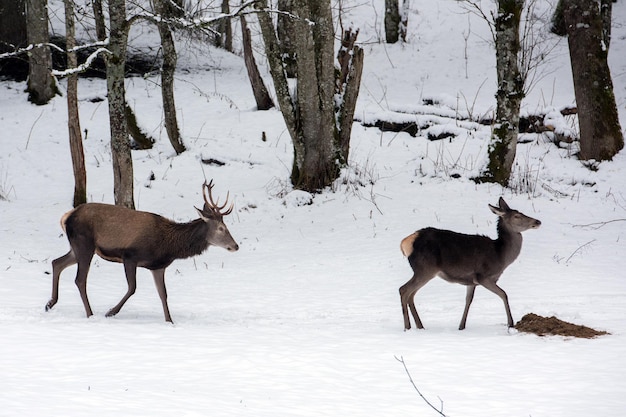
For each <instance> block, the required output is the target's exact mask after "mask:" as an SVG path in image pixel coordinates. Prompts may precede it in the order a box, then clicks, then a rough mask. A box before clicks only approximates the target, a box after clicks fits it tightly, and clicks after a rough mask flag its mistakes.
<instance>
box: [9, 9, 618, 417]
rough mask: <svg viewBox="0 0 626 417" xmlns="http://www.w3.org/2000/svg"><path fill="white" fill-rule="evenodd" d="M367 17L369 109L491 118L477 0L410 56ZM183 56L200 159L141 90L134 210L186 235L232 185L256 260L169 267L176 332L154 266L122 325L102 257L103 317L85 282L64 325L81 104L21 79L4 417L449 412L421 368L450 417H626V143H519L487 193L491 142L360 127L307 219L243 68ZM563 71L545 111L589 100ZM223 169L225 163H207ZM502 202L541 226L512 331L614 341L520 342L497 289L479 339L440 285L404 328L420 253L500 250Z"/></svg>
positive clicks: (136, 86) (86, 99)
mask: <svg viewBox="0 0 626 417" xmlns="http://www.w3.org/2000/svg"><path fill="white" fill-rule="evenodd" d="M357 3H359V4H360V6H358V7H356V8H346V10H348V11H349V13H350V15H349V16H347V17H346V18H345V20H344V22H343V23H344V26H347V24H348V23H349V22H352V23H353V24H354V26H356V27H359V28H360V29H361V33H360V35H359V37H360V40H361V41H363V42H364V45H363V47H364V48H365V52H366V58H365V70H364V71H365V72H364V74H363V85H362V88H361V94H360V97H359V105H358V109H357V117H358V118H360V119H361V120H362V119H365V118H368V117H375V116H376V114H383V113H385V112H387V113H388V112H389V111H405V112H414V113H416V112H418V110H419V109H418V106H419V105H421V104H422V99H423V98H433V99H436V100H437V101H438V102H439V103H441V105H440V106H441V112H442V114H447V112H449V111H457V112H459V113H463V114H467V113H469V114H473V115H480V114H484V113H488V112H490V111H492V110H493V107H494V99H493V94H494V92H495V81H494V79H495V69H494V63H495V55H494V53H493V51H492V50H491V49H490V46H489V44H488V42H487V39H488V38H489V36H490V35H489V31H488V28H487V27H486V25H485V23H484V22H482V21H480V20H479V19H477V18H475V17H471V16H470V17H468V15H467V14H466V13H464V11H463V9H462V8H460V6H459V3H458V2H456V1H448V0H439V1H434V0H428V1H413V2H412V13H411V15H410V27H409V42H408V43H406V44H398V45H385V44H383V43H380V42H379V40H380V37H381V35H380V33H381V32H380V30H381V29H380V26H381V25H382V16H383V13H382V4H381V5H377V9H374V8H373V6H372V5H371V4H372V3H373V2H372V3H367V2H366V3H367V4H366V3H363V2H357ZM376 3H382V2H376ZM614 21H615V22H619V23H616V24H615V25H614V28H613V42H612V43H611V54H610V57H611V60H610V61H611V66H612V72H613V81H614V84H615V93H616V96H617V101H618V106H619V112H620V116H621V123H622V126H626V59H625V58H624V57H626V27H624V26H623V23H621V22H624V21H626V7H624V4H623V3H622V2H618V3H615V4H614ZM466 38H467V41H466V40H465V39H466ZM549 40H550V41H551V42H555V41H557V40H556V39H554V38H550V39H549ZM181 54H182V56H181V69H180V71H179V72H178V76H177V80H176V99H177V106H178V112H179V120H180V125H181V129H182V132H183V135H184V140H185V144H186V146H187V147H188V149H189V150H188V151H187V152H185V153H184V154H182V155H180V156H174V152H173V150H172V149H171V147H170V146H169V144H168V141H167V137H166V135H165V131H164V128H163V123H162V115H161V100H160V91H159V89H158V85H157V83H158V78H154V77H147V78H132V79H129V80H128V81H127V87H128V97H129V101H130V103H131V105H132V106H133V107H134V108H135V110H136V113H137V115H138V118H139V120H140V123H141V124H142V126H144V127H145V128H146V129H148V130H149V131H150V132H152V134H153V135H155V136H156V137H157V138H158V143H157V144H156V146H155V148H154V149H152V150H149V151H139V152H134V154H133V156H134V169H135V201H136V205H137V208H139V209H141V210H146V211H152V212H157V213H160V214H162V215H164V216H167V217H170V218H172V219H175V220H177V221H188V220H190V219H193V218H195V217H196V212H195V209H194V208H193V206H194V205H196V206H198V205H200V204H201V203H202V194H201V184H202V182H203V181H204V179H205V177H206V178H209V179H210V178H212V179H214V181H215V183H216V187H215V195H216V196H217V195H220V196H225V195H226V193H227V191H230V195H231V197H232V198H233V200H234V201H235V211H234V212H233V213H232V214H231V215H230V216H228V217H227V218H226V219H225V221H226V223H227V225H228V227H229V228H230V231H231V233H232V234H233V236H234V237H235V238H236V239H237V241H238V242H239V243H240V246H241V248H240V250H239V251H238V252H236V253H228V252H226V251H224V250H222V249H219V248H211V249H210V250H209V251H208V252H205V253H204V254H203V255H201V256H198V257H196V258H195V259H189V260H180V261H176V262H175V263H174V264H173V265H172V266H170V267H169V268H168V270H167V280H166V282H167V285H168V292H169V305H170V310H171V312H172V317H173V319H174V322H175V324H174V325H170V324H167V323H165V322H164V321H163V313H162V309H161V305H160V302H159V299H158V295H157V294H156V291H155V289H154V285H153V283H152V278H151V275H150V274H149V273H148V271H145V270H140V271H139V279H138V290H137V293H136V294H135V295H134V296H133V297H132V298H131V299H130V301H129V302H128V303H127V304H126V306H125V307H124V309H123V310H122V311H121V312H120V313H119V314H118V315H117V316H116V317H115V318H105V317H104V315H105V313H106V311H108V309H109V308H110V307H112V306H113V305H115V304H116V303H117V302H118V301H119V299H120V298H121V297H122V295H123V294H124V292H125V291H126V281H125V278H124V275H123V268H122V267H121V266H120V265H119V264H112V263H108V262H106V261H103V260H102V259H94V261H93V264H92V269H91V272H90V275H89V277H90V278H89V286H88V290H89V296H90V300H91V305H92V307H93V309H94V316H93V317H91V318H90V319H86V318H85V316H84V310H83V306H82V303H81V301H80V297H79V295H78V291H77V289H76V287H75V285H74V283H73V280H74V273H75V268H73V267H72V268H70V269H68V270H66V271H65V273H64V274H63V275H62V276H61V287H60V298H59V303H58V304H57V306H55V308H54V309H53V310H51V311H50V312H45V311H44V305H45V303H46V302H47V301H48V299H49V297H50V288H51V276H50V273H51V265H50V262H51V260H52V259H54V258H56V257H58V256H61V255H63V254H64V253H65V252H66V251H67V250H68V244H67V240H66V238H65V236H64V235H63V234H62V231H61V229H60V227H59V219H60V217H61V215H62V214H63V213H64V212H66V211H67V210H69V209H70V208H71V202H72V193H73V178H72V168H71V161H70V153H69V147H68V140H67V127H66V118H67V112H66V104H65V98H64V97H57V98H55V99H54V100H53V101H52V102H51V103H50V104H49V105H47V106H43V107H37V106H33V105H31V104H29V103H28V102H27V100H26V95H25V94H24V93H23V90H24V84H21V83H14V82H2V83H0V128H1V130H0V132H1V133H0V146H1V151H0V191H1V192H2V195H3V196H4V197H6V200H2V201H0V212H1V219H2V222H1V225H0V230H1V234H0V271H1V272H0V327H1V328H2V335H1V336H0V340H1V343H0V376H1V378H0V416H63V417H67V416H85V415H89V416H111V415H124V416H172V415H177V416H206V415H211V416H233V415H236V416H243V415H249V416H255V417H259V416H272V417H276V416H321V415H328V416H397V417H399V416H416V415H420V416H421V415H425V416H426V415H437V413H436V412H435V411H434V410H432V409H430V407H429V406H428V405H427V404H426V402H425V401H424V400H422V399H421V398H420V397H419V395H418V394H417V392H416V391H415V389H414V387H413V386H412V385H411V382H410V380H409V377H408V375H407V373H406V372H405V370H404V367H403V365H402V363H400V362H399V361H398V360H397V359H400V358H403V359H404V362H405V364H406V366H407V368H408V370H409V372H410V374H411V376H412V378H413V381H414V383H415V385H416V386H417V387H418V388H419V390H420V391H421V392H422V393H423V394H424V395H425V396H426V398H427V399H428V400H429V401H431V402H432V403H433V405H434V406H435V407H437V408H440V407H441V408H442V409H443V412H444V413H445V414H446V415H449V416H481V417H484V416H507V417H508V416H533V417H538V416H550V417H554V416H568V417H588V416H591V415H601V416H621V415H623V411H624V409H626V399H625V397H624V393H625V392H626V382H624V374H625V373H626V363H625V362H624V354H625V353H626V322H625V321H624V317H625V315H626V280H625V278H626V277H625V276H624V271H626V257H625V256H624V254H626V223H625V222H624V219H626V194H625V185H626V156H625V155H624V152H622V153H621V154H619V155H618V156H617V157H616V158H615V160H614V161H612V162H604V163H602V164H600V165H599V167H598V169H597V171H590V170H588V169H587V168H585V167H583V166H582V164H581V163H580V162H578V161H577V160H575V159H574V158H572V157H571V150H569V149H567V148H561V149H559V148H557V147H556V146H555V145H553V144H552V143H550V142H549V141H547V140H546V138H544V137H541V136H538V137H530V139H531V140H530V141H529V142H528V143H525V144H520V145H519V147H518V158H517V168H516V169H517V171H516V173H515V174H514V179H515V180H516V184H518V185H517V186H516V187H515V189H514V190H511V189H502V188H501V187H499V186H496V185H488V184H483V185H477V184H475V183H473V182H472V181H470V180H469V178H470V177H471V176H472V175H475V174H476V173H477V172H479V171H480V168H481V167H482V166H483V164H484V163H485V161H486V152H487V150H486V148H487V141H488V137H489V131H488V128H487V127H482V126H475V127H474V128H473V129H472V128H470V129H469V130H468V126H466V125H464V124H460V123H458V122H457V123H455V122H454V121H453V120H452V119H451V121H450V123H451V126H448V127H449V128H454V129H457V130H456V131H457V133H460V135H459V136H458V137H457V138H455V139H452V140H448V139H446V140H441V141H434V142H431V141H428V140H426V139H425V137H424V136H425V133H424V132H422V134H421V135H418V136H417V137H411V136H409V135H408V134H406V133H391V132H386V133H381V132H380V131H379V130H378V129H375V128H364V127H362V126H361V124H359V123H356V124H355V125H354V129H353V134H352V151H351V152H352V153H351V163H350V168H349V169H346V171H345V173H344V180H343V181H338V182H337V184H336V186H335V187H334V190H333V191H330V190H328V191H326V192H324V193H322V194H319V195H315V196H313V204H311V205H300V202H301V201H302V200H303V198H304V199H306V198H309V197H310V196H307V195H303V194H302V193H300V192H293V191H292V190H291V189H290V187H289V185H288V184H289V183H288V177H289V168H290V166H291V158H292V151H291V149H292V147H291V143H290V139H289V137H288V134H287V132H286V130H285V128H284V124H283V121H282V118H281V115H280V113H279V112H278V111H277V110H271V111H266V112H258V111H256V110H255V108H254V100H253V97H252V94H251V91H250V87H249V83H248V80H247V75H246V72H245V67H244V65H243V61H242V60H241V59H240V58H239V57H237V56H233V55H230V54H227V53H224V52H222V51H219V50H215V49H211V48H204V50H201V49H200V48H195V47H192V46H191V45H189V44H184V47H182V45H181ZM549 58H550V62H549V65H547V68H545V69H546V71H545V72H544V76H543V78H541V79H540V80H539V82H538V83H537V84H536V85H535V86H534V88H533V89H532V91H531V92H530V93H529V96H528V98H527V99H526V100H525V102H524V111H525V112H535V111H537V109H546V108H550V107H554V108H557V109H558V108H561V107H564V106H568V105H572V104H573V102H574V93H573V88H572V85H571V72H570V68H569V63H568V52H567V43H566V41H565V40H560V41H558V43H557V44H556V48H555V49H554V50H553V51H552V52H551V54H550V55H549ZM259 63H260V64H262V68H261V69H262V70H263V71H264V73H266V67H265V64H264V63H263V62H262V61H261V60H259ZM182 67H186V69H185V68H182ZM266 80H267V81H268V82H269V79H268V78H267V77H266ZM105 93H106V86H105V83H104V82H103V81H102V80H86V79H83V80H80V85H79V94H80V98H81V102H80V112H81V124H82V129H83V130H84V133H85V141H84V143H85V153H86V161H87V175H88V189H89V199H90V200H91V201H99V202H112V199H113V197H112V171H111V157H110V153H109V133H108V121H107V118H108V114H107V106H106V101H100V102H92V101H91V99H93V98H96V97H101V98H104V97H105ZM416 117H418V116H416ZM459 128H463V129H462V130H459ZM454 129H452V130H454ZM263 132H265V135H266V137H267V141H265V142H264V141H262V134H263ZM208 158H214V159H218V160H220V161H223V162H225V163H226V164H225V165H224V166H219V167H218V166H213V165H204V164H202V163H201V159H208ZM455 177H459V178H455ZM151 178H153V179H151ZM359 184H362V185H359ZM499 196H504V198H505V199H506V200H507V202H508V203H509V204H510V205H511V206H512V207H514V208H517V209H519V210H521V211H523V212H524V213H526V214H528V215H530V216H532V217H535V218H538V219H540V220H541V221H542V226H541V228H540V229H538V230H531V231H528V232H526V233H525V234H524V237H525V241H524V247H523V249H522V253H521V255H520V257H519V259H518V260H517V261H516V262H515V263H514V264H513V265H512V266H510V267H509V269H507V270H506V271H505V273H504V275H503V277H502V279H501V280H500V285H501V286H502V287H503V288H504V289H505V290H506V291H507V293H508V295H509V300H510V303H511V308H512V311H513V316H514V319H515V320H519V319H520V318H521V317H522V316H523V315H524V314H526V313H529V312H534V313H537V314H540V315H544V316H550V315H556V316H558V317H559V318H561V319H563V320H566V321H570V322H574V323H578V324H584V325H587V326H590V327H594V328H596V329H599V330H606V331H608V332H610V333H611V334H610V335H608V336H603V337H600V338H597V339H592V340H580V339H571V338H563V337H544V338H541V337H537V336H534V335H529V334H522V333H517V332H515V331H514V330H508V329H507V327H506V316H505V313H504V309H503V306H502V302H501V301H500V299H499V298H497V297H496V296H494V295H493V294H491V293H489V292H488V291H485V290H484V289H479V290H478V291H477V293H476V298H475V300H474V304H473V306H472V310H471V311H470V315H469V319H468V324H467V329H466V330H464V331H458V330H456V329H457V327H458V322H459V320H460V317H461V314H462V310H463V304H464V298H465V297H464V294H465V289H464V288H463V287H462V286H459V285H452V284H448V283H446V282H444V281H442V280H433V281H431V282H430V283H429V284H428V285H427V286H426V287H424V288H423V289H422V290H420V292H419V293H418V295H417V297H416V305H417V308H418V310H419V311H420V313H421V317H422V320H423V322H424V325H425V327H426V329H425V330H419V331H418V330H411V331H409V332H404V331H403V325H402V315H401V310H400V302H399V296H398V287H399V286H400V285H402V284H403V283H404V282H406V281H407V280H408V279H409V278H410V276H411V270H410V267H409V265H408V263H407V262H406V260H405V259H404V258H403V257H402V255H401V253H400V250H399V243H400V240H401V239H402V238H403V237H405V236H406V235H408V234H409V233H411V232H413V231H414V230H416V229H418V228H421V227H425V226H435V227H440V228H446V229H453V230H456V231H460V232H465V233H480V234H487V235H489V236H492V237H495V220H496V219H495V216H494V215H493V214H492V213H491V212H490V211H489V209H488V208H487V204H489V203H491V204H495V203H496V202H497V200H498V198H499ZM614 220H616V221H614Z"/></svg>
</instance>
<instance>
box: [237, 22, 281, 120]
mask: <svg viewBox="0 0 626 417" xmlns="http://www.w3.org/2000/svg"><path fill="white" fill-rule="evenodd" d="M240 21H241V34H242V43H243V58H244V61H245V63H246V70H247V71H248V78H249V79H250V85H251V86H252V93H253V94H254V99H255V101H256V107H257V109H258V110H269V109H271V108H272V107H274V102H273V101H272V98H271V97H270V94H269V92H268V91H267V87H265V83H264V82H263V78H262V77H261V74H260V73H259V69H258V67H257V65H256V62H255V60H254V55H253V52H252V40H251V38H250V30H249V29H248V25H247V23H246V18H245V16H241V18H240Z"/></svg>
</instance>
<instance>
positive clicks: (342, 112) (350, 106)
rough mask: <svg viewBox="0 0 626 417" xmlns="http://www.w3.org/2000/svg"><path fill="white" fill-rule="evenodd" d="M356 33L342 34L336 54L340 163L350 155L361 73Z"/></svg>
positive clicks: (360, 59)
mask: <svg viewBox="0 0 626 417" xmlns="http://www.w3.org/2000/svg"><path fill="white" fill-rule="evenodd" d="M358 34H359V31H358V30H357V31H356V32H352V31H351V30H348V31H346V32H345V33H344V34H343V40H342V42H341V48H340V49H339V53H338V54H337V59H338V61H339V68H340V72H339V79H338V80H337V84H336V92H337V95H338V96H339V97H342V100H340V101H339V103H340V105H339V106H338V108H337V109H336V113H337V115H338V127H339V129H338V132H337V135H338V141H339V143H338V147H339V149H340V153H339V155H340V158H341V161H342V163H347V162H348V157H349V156H350V135H351V133H352V123H353V121H354V110H355V108H356V100H357V98H358V95H359V90H360V87H361V75H362V73H363V59H364V55H365V54H364V53H363V49H361V48H360V47H358V46H356V45H355V43H356V39H357V36H358Z"/></svg>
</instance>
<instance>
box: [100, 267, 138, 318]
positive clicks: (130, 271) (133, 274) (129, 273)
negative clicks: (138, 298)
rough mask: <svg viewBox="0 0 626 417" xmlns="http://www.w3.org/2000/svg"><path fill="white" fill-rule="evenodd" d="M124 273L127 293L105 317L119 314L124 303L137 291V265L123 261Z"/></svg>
mask: <svg viewBox="0 0 626 417" xmlns="http://www.w3.org/2000/svg"><path fill="white" fill-rule="evenodd" d="M124 272H126V281H127V282H128V291H126V295H124V297H122V299H121V300H120V302H119V303H117V305H116V306H115V307H113V308H112V309H110V310H109V311H108V312H107V314H106V316H107V317H112V316H114V315H116V314H117V313H119V312H120V310H121V309H122V307H123V306H124V304H125V303H126V301H128V299H129V298H130V297H131V296H132V295H133V294H134V293H135V291H136V290H137V264H136V263H134V262H129V261H124Z"/></svg>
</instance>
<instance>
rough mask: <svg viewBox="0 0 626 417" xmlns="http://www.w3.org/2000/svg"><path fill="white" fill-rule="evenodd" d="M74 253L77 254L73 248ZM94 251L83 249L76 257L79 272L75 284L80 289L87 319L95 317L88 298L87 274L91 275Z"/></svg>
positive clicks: (87, 248)
mask: <svg viewBox="0 0 626 417" xmlns="http://www.w3.org/2000/svg"><path fill="white" fill-rule="evenodd" d="M72 251H74V252H75V253H76V249H74V247H72ZM93 254H94V249H93V248H90V247H86V246H85V247H82V248H81V252H80V253H79V254H78V255H75V256H76V263H78V270H77V271H76V280H75V281H74V283H75V284H76V286H77V287H78V292H79V293H80V298H81V300H83V306H84V307H85V314H87V317H91V316H93V312H92V311H91V306H90V305H89V298H87V274H88V273H89V267H90V266H91V259H92V258H93Z"/></svg>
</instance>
